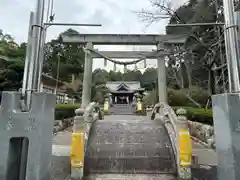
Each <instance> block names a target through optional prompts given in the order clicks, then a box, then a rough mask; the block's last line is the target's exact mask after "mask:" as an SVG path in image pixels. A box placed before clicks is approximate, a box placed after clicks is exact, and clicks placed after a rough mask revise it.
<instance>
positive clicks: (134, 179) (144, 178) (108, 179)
mask: <svg viewBox="0 0 240 180" xmlns="http://www.w3.org/2000/svg"><path fill="white" fill-rule="evenodd" d="M83 180H177V178H176V177H175V176H173V175H169V174H92V175H90V176H87V177H84V179H83Z"/></svg>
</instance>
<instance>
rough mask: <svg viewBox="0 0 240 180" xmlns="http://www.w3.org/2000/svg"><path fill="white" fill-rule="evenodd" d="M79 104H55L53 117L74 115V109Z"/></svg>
mask: <svg viewBox="0 0 240 180" xmlns="http://www.w3.org/2000/svg"><path fill="white" fill-rule="evenodd" d="M79 107H80V105H79V104H57V105H56V108H55V119H56V120H61V119H66V118H70V117H74V116H75V110H76V109H77V108H79Z"/></svg>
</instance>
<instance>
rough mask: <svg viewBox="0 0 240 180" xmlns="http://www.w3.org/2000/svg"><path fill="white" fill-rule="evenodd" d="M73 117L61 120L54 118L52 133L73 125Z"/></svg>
mask: <svg viewBox="0 0 240 180" xmlns="http://www.w3.org/2000/svg"><path fill="white" fill-rule="evenodd" d="M73 119H74V118H73V117H72V118H66V119H62V120H55V121H54V127H53V134H55V133H57V132H59V131H63V130H64V129H66V128H68V127H70V126H72V125H73Z"/></svg>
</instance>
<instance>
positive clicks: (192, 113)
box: [172, 106, 213, 125]
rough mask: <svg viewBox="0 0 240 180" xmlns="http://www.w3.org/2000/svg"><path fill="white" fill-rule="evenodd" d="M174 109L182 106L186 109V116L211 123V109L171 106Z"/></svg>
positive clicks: (193, 119)
mask: <svg viewBox="0 0 240 180" xmlns="http://www.w3.org/2000/svg"><path fill="white" fill-rule="evenodd" d="M172 108H173V109H174V110H175V111H176V110H177V109H179V108H184V109H186V111H187V118H188V119H189V120H191V121H196V122H199V123H203V124H208V125H213V115H212V110H211V109H204V108H193V107H176V106H174V107H172Z"/></svg>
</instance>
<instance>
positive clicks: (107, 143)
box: [84, 119, 177, 180]
mask: <svg viewBox="0 0 240 180" xmlns="http://www.w3.org/2000/svg"><path fill="white" fill-rule="evenodd" d="M159 123H160V122H155V121H150V120H139V121H132V120H117V119H116V120H114V119H113V120H111V121H110V120H103V121H96V122H95V123H94V125H93V127H92V130H91V134H90V138H89V142H88V145H87V152H86V156H85V165H84V169H85V172H84V176H85V180H95V179H99V180H102V179H105V180H110V179H111V180H115V179H116V180H123V179H128V180H137V179H138V180H139V179H144V180H155V179H159V178H160V177H162V178H161V179H165V180H175V178H176V174H177V167H176V162H175V159H174V153H173V149H172V145H171V142H170V139H169V135H168V133H167V131H166V129H165V127H164V126H163V125H162V124H161V123H160V124H159ZM130 174H133V175H131V176H130ZM134 174H135V175H134ZM148 175H149V176H148ZM117 177H118V178H117ZM140 177H142V178H140Z"/></svg>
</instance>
